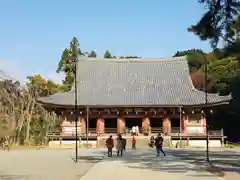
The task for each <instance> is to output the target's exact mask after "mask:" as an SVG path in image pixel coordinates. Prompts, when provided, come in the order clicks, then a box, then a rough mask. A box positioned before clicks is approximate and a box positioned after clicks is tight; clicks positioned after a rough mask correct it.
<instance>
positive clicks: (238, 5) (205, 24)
mask: <svg viewBox="0 0 240 180" xmlns="http://www.w3.org/2000/svg"><path fill="white" fill-rule="evenodd" d="M199 3H201V4H203V5H204V6H205V7H207V12H206V13H204V14H203V16H202V18H201V19H200V20H199V22H198V23H197V24H196V25H192V26H191V27H190V28H188V30H189V31H190V32H193V33H194V34H196V35H197V36H199V37H200V39H201V40H210V43H211V45H212V47H213V48H216V47H217V44H218V42H219V40H220V38H223V39H224V41H225V42H226V43H228V44H229V43H230V44H231V43H232V42H234V41H235V37H234V35H235V34H234V33H233V30H232V25H233V24H234V23H235V21H234V19H235V17H236V16H237V15H238V14H239V10H240V2H239V1H238V0H199Z"/></svg>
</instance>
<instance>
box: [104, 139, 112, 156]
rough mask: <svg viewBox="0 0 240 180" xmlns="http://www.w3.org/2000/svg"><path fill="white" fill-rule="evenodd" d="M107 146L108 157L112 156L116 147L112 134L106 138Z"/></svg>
mask: <svg viewBox="0 0 240 180" xmlns="http://www.w3.org/2000/svg"><path fill="white" fill-rule="evenodd" d="M106 147H107V149H108V157H112V149H113V147H114V142H113V138H112V136H109V138H108V139H107V140H106Z"/></svg>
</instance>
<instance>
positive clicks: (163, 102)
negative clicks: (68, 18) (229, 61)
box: [38, 57, 231, 136]
mask: <svg viewBox="0 0 240 180" xmlns="http://www.w3.org/2000/svg"><path fill="white" fill-rule="evenodd" d="M76 68H77V69H76V71H77V76H76V77H77V79H76V82H77V90H76V91H75V84H73V86H72V90H71V91H69V92H66V93H57V94H54V95H51V96H48V97H41V98H39V99H38V101H39V102H40V103H42V104H43V106H44V107H45V108H47V109H49V111H55V112H56V113H57V114H58V115H59V116H60V117H61V119H62V121H61V122H62V123H61V126H62V131H61V133H62V134H74V133H75V120H76V119H78V132H79V133H81V134H86V133H89V132H90V133H92V134H94V133H95V134H97V135H98V136H101V135H103V134H108V133H111V134H114V133H124V132H126V130H127V129H131V128H132V126H138V127H139V128H140V133H141V134H143V135H148V134H149V131H151V132H152V133H155V132H156V133H157V132H163V133H166V134H170V135H171V134H176V133H181V134H185V135H191V134H194V135H196V134H197V135H206V124H207V123H206V114H209V113H212V112H213V111H214V107H216V106H220V105H223V104H228V102H229V101H230V99H231V96H230V95H228V96H219V95H218V94H210V93H208V94H207V104H206V94H205V92H202V91H199V90H197V89H195V87H194V86H193V83H192V80H191V78H190V75H189V68H188V62H187V59H186V57H171V58H166V59H139V58H137V59H97V58H88V57H79V59H78V62H77V67H76ZM75 92H77V108H78V109H77V112H75V103H76V101H75ZM76 113H77V114H76ZM87 131H88V132H87Z"/></svg>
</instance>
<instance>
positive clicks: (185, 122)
mask: <svg viewBox="0 0 240 180" xmlns="http://www.w3.org/2000/svg"><path fill="white" fill-rule="evenodd" d="M182 119H183V133H184V134H188V130H187V125H188V117H187V116H183V118H182Z"/></svg>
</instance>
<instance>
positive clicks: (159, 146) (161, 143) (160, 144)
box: [155, 133, 166, 156]
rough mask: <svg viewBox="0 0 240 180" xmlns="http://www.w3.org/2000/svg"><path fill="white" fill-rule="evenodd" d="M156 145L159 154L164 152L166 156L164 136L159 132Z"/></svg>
mask: <svg viewBox="0 0 240 180" xmlns="http://www.w3.org/2000/svg"><path fill="white" fill-rule="evenodd" d="M155 146H156V151H157V156H159V155H160V152H161V153H163V155H164V156H166V153H165V152H164V151H163V148H162V146H163V137H162V135H161V134H160V133H159V134H158V136H157V137H156V139H155Z"/></svg>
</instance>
